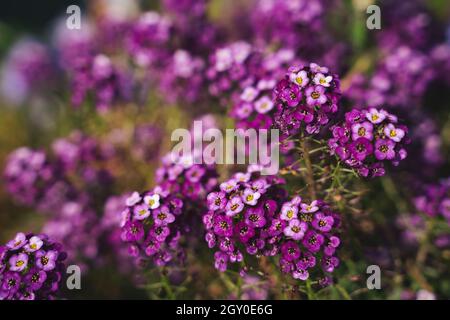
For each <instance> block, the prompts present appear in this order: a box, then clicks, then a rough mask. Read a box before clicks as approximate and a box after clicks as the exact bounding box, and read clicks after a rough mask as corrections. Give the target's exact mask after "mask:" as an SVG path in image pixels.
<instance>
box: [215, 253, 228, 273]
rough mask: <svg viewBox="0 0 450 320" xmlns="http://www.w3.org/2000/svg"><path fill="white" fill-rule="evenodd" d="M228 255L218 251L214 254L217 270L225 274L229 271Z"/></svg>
mask: <svg viewBox="0 0 450 320" xmlns="http://www.w3.org/2000/svg"><path fill="white" fill-rule="evenodd" d="M227 264H228V255H227V254H226V253H224V252H221V251H217V252H216V253H215V254H214V266H215V267H216V269H217V270H219V271H221V272H225V270H227Z"/></svg>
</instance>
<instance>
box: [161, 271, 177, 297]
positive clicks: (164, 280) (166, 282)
mask: <svg viewBox="0 0 450 320" xmlns="http://www.w3.org/2000/svg"><path fill="white" fill-rule="evenodd" d="M161 283H162V285H163V288H164V290H165V291H166V293H167V297H168V299H169V300H175V299H176V297H175V294H174V292H173V290H172V287H171V286H170V283H169V278H167V276H165V275H164V274H161Z"/></svg>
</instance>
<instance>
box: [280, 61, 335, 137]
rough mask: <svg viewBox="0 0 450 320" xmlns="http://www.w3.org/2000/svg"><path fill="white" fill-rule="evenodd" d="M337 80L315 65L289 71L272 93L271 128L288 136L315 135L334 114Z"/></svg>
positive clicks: (326, 70)
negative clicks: (273, 106) (272, 121)
mask: <svg viewBox="0 0 450 320" xmlns="http://www.w3.org/2000/svg"><path fill="white" fill-rule="evenodd" d="M339 98H340V89H339V79H338V77H337V75H334V74H332V73H330V71H329V69H328V68H326V67H321V66H319V65H317V64H315V63H311V64H310V65H309V66H302V67H296V66H294V67H291V68H289V70H288V73H287V75H286V76H285V77H284V79H282V80H281V81H279V82H278V83H277V85H276V87H275V89H274V99H275V108H276V114H275V125H276V127H278V128H279V129H280V130H281V132H282V133H283V134H284V135H286V136H290V135H293V134H297V133H299V132H303V130H305V132H306V133H307V134H315V133H318V132H319V131H320V129H321V128H322V127H323V126H324V125H326V124H327V123H328V122H329V121H330V115H332V114H334V113H336V112H337V111H338V102H339Z"/></svg>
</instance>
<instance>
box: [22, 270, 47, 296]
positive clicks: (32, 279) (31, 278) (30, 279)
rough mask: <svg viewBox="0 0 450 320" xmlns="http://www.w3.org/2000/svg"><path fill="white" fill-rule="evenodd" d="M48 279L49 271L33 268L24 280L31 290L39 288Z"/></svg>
mask: <svg viewBox="0 0 450 320" xmlns="http://www.w3.org/2000/svg"><path fill="white" fill-rule="evenodd" d="M46 279H47V273H46V272H45V271H44V270H41V269H38V268H33V269H31V270H30V271H29V272H28V274H27V275H26V276H25V278H24V282H25V283H27V284H28V285H29V287H30V289H31V290H33V291H36V290H39V289H40V288H41V287H42V285H43V284H44V282H45V280H46Z"/></svg>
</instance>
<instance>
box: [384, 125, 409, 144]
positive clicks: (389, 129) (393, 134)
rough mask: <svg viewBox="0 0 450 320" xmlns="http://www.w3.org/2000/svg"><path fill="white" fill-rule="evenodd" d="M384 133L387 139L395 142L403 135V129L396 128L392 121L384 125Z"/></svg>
mask: <svg viewBox="0 0 450 320" xmlns="http://www.w3.org/2000/svg"><path fill="white" fill-rule="evenodd" d="M384 134H385V135H386V137H388V138H389V139H391V140H393V141H395V142H400V141H401V140H402V139H403V137H404V136H405V131H404V130H402V129H400V128H396V127H395V126H394V125H393V124H392V123H389V124H388V125H387V126H386V127H384Z"/></svg>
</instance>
